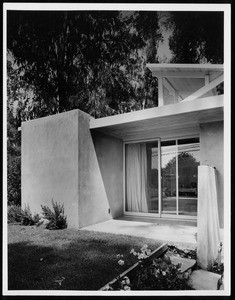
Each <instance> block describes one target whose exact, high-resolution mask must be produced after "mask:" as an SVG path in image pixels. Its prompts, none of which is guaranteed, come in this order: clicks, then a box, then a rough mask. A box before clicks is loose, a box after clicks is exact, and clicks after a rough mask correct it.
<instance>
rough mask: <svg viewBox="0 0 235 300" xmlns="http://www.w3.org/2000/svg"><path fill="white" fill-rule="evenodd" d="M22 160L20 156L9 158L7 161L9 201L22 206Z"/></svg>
mask: <svg viewBox="0 0 235 300" xmlns="http://www.w3.org/2000/svg"><path fill="white" fill-rule="evenodd" d="M20 170H21V160H20V156H16V157H11V156H8V160H7V201H8V204H9V205H11V204H15V205H20V202H21V174H20V172H21V171H20Z"/></svg>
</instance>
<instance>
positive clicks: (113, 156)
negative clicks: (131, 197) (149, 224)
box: [91, 130, 123, 218]
mask: <svg viewBox="0 0 235 300" xmlns="http://www.w3.org/2000/svg"><path fill="white" fill-rule="evenodd" d="M91 135H92V139H93V143H94V147H95V151H96V156H97V159H98V164H99V167H100V172H101V176H102V179H103V183H104V187H105V191H106V195H107V198H108V201H109V206H110V213H111V215H112V217H113V218H117V217H120V216H122V215H123V142H122V140H120V139H118V138H115V137H112V136H109V135H106V134H104V133H101V132H98V131H94V130H93V131H92V133H91Z"/></svg>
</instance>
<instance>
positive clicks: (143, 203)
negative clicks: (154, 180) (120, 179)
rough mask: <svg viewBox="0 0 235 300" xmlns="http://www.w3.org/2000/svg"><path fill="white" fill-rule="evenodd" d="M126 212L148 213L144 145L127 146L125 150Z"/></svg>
mask: <svg viewBox="0 0 235 300" xmlns="http://www.w3.org/2000/svg"><path fill="white" fill-rule="evenodd" d="M126 191H127V194H126V196H127V197H126V198H127V211H133V212H148V206H147V153H146V144H145V143H143V144H129V145H127V148H126Z"/></svg>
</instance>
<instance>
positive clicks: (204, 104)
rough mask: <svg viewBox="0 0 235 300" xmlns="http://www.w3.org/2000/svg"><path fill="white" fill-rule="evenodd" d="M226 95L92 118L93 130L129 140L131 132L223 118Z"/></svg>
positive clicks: (163, 128)
mask: <svg viewBox="0 0 235 300" xmlns="http://www.w3.org/2000/svg"><path fill="white" fill-rule="evenodd" d="M223 107H224V95H218V96H212V97H206V98H199V99H196V100H192V101H186V102H179V103H175V104H170V105H165V106H159V107H154V108H149V109H145V110H140V111H134V112H129V113H125V114H120V115H115V116H110V117H105V118H100V119H91V120H90V129H91V130H99V131H102V132H105V133H107V134H110V135H113V136H116V137H119V138H121V139H124V140H125V139H126V137H127V136H131V134H136V133H138V134H141V133H142V134H143V135H144V134H145V133H147V132H148V131H155V132H156V134H157V132H162V131H164V130H172V129H175V128H181V127H185V126H189V127H190V126H198V125H199V124H200V123H205V122H214V121H222V120H223Z"/></svg>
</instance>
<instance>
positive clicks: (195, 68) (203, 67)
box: [146, 63, 224, 78]
mask: <svg viewBox="0 0 235 300" xmlns="http://www.w3.org/2000/svg"><path fill="white" fill-rule="evenodd" d="M146 67H147V68H149V69H150V71H151V72H152V74H153V76H157V75H158V74H160V73H161V74H163V75H164V76H166V77H184V78H185V77H186V78H189V77H190V78H203V77H205V75H209V74H210V73H214V72H218V73H223V71H224V66H223V65H221V64H165V63H164V64H146Z"/></svg>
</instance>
